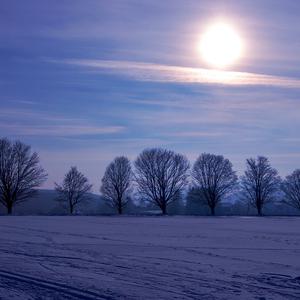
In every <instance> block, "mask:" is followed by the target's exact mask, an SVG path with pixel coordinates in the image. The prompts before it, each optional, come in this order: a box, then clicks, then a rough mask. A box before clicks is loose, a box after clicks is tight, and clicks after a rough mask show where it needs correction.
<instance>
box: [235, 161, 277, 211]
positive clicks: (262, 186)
mask: <svg viewBox="0 0 300 300" xmlns="http://www.w3.org/2000/svg"><path fill="white" fill-rule="evenodd" d="M246 165H247V168H246V171H245V175H244V176H242V177H241V187H242V191H243V192H244V193H245V197H246V199H247V200H248V201H249V203H250V204H251V205H252V206H254V207H255V208H256V209H257V214H258V215H259V216H261V215H262V211H263V208H264V206H265V205H266V204H267V203H270V202H271V201H272V200H273V197H274V194H275V193H276V191H278V188H279V184H280V177H279V176H278V172H277V170H276V169H274V168H272V167H271V165H270V162H269V160H268V158H266V157H264V156H258V157H257V159H256V160H255V159H254V158H249V159H247V161H246Z"/></svg>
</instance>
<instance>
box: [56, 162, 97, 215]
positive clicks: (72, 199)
mask: <svg viewBox="0 0 300 300" xmlns="http://www.w3.org/2000/svg"><path fill="white" fill-rule="evenodd" d="M92 186H93V185H92V184H89V181H88V179H87V178H86V177H85V176H84V175H83V174H82V173H80V172H79V171H78V170H77V168H76V167H71V169H70V171H69V172H68V173H67V174H66V175H65V177H64V180H63V183H62V185H59V184H57V183H55V190H56V191H57V193H58V200H59V201H61V202H63V203H66V204H67V205H68V207H69V212H70V214H73V212H74V209H75V208H76V206H77V205H78V204H79V203H81V202H83V201H85V200H87V199H88V193H89V192H91V190H92Z"/></svg>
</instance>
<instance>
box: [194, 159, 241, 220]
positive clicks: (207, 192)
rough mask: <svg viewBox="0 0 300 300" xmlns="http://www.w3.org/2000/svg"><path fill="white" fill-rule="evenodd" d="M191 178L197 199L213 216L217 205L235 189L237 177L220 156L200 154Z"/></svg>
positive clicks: (229, 163) (229, 164) (226, 161)
mask: <svg viewBox="0 0 300 300" xmlns="http://www.w3.org/2000/svg"><path fill="white" fill-rule="evenodd" d="M192 177H193V179H194V183H195V187H196V188H197V189H198V191H199V199H200V201H202V203H203V204H205V205H207V206H208V207H209V208H210V211H211V214H212V215H214V214H215V209H216V207H217V205H218V204H219V203H220V202H221V201H222V199H223V198H224V197H225V196H226V195H228V194H229V193H230V192H231V191H232V189H233V188H234V187H235V185H236V182H237V176H236V174H235V172H234V171H233V170H232V164H231V162H230V161H229V160H228V159H225V158H224V157H223V156H222V155H214V154H209V153H203V154H201V155H200V156H199V157H198V159H197V160H196V162H195V164H194V167H193V170H192Z"/></svg>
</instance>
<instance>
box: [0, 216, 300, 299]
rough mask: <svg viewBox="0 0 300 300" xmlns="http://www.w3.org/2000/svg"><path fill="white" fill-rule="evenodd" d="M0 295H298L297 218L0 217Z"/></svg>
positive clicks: (299, 236)
mask: <svg viewBox="0 0 300 300" xmlns="http://www.w3.org/2000/svg"><path fill="white" fill-rule="evenodd" d="M0 299H22V300H26V299H261V300H262V299H268V300H269V299H300V218H293V217H286V218H275V217H274V218H271V217H269V218H255V217H224V218H222V217H216V218H208V217H207V218H206V217H0Z"/></svg>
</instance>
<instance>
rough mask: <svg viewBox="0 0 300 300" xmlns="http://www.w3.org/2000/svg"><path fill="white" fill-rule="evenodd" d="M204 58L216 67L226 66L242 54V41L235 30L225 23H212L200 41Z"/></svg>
mask: <svg viewBox="0 0 300 300" xmlns="http://www.w3.org/2000/svg"><path fill="white" fill-rule="evenodd" d="M200 53H201V55H202V58H203V59H204V60H205V61H206V62H207V63H208V64H210V65H211V66H213V67H215V68H224V67H226V66H228V65H231V64H233V63H234V62H235V61H237V60H238V59H239V58H240V56H241V54H242V42H241V39H240V37H239V36H238V34H237V33H236V32H235V30H234V29H233V28H232V27H231V26H229V25H228V24H225V23H218V24H215V25H212V26H211V27H209V28H208V29H207V31H206V32H205V33H204V34H203V36H202V38H201V41H200Z"/></svg>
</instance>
